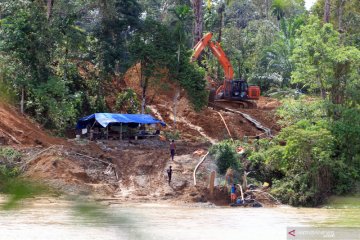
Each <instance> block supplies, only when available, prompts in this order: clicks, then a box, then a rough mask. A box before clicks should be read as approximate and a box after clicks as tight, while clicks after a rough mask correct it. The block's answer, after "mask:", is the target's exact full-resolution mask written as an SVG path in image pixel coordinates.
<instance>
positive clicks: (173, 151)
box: [170, 139, 176, 161]
mask: <svg viewBox="0 0 360 240" xmlns="http://www.w3.org/2000/svg"><path fill="white" fill-rule="evenodd" d="M175 150H176V145H175V142H174V139H173V140H172V141H171V143H170V155H171V160H172V161H174V156H175Z"/></svg>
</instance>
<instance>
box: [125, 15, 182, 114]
mask: <svg viewBox="0 0 360 240" xmlns="http://www.w3.org/2000/svg"><path fill="white" fill-rule="evenodd" d="M176 47H177V46H176V44H174V43H173V40H172V38H171V32H170V31H169V29H168V28H166V27H165V26H164V25H162V24H161V23H158V22H156V21H154V20H150V19H146V20H145V21H144V24H143V26H142V29H141V30H140V31H138V32H137V33H136V35H135V36H134V38H133V41H132V43H131V46H130V52H131V54H132V58H133V62H134V63H139V64H140V74H139V75H140V85H141V88H142V102H141V113H144V112H145V107H146V97H147V95H146V94H147V89H148V87H149V85H151V82H152V81H154V80H156V79H158V78H160V77H162V76H163V74H162V73H161V69H163V68H164V67H166V66H169V65H168V64H169V63H170V62H176V60H175V57H176V55H175V52H176Z"/></svg>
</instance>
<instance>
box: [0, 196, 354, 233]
mask: <svg viewBox="0 0 360 240" xmlns="http://www.w3.org/2000/svg"><path fill="white" fill-rule="evenodd" d="M80 212H81V211H80ZM85 212H86V211H85ZM85 215H86V216H84V214H83V213H79V210H78V209H77V208H76V207H74V203H73V202H71V201H64V200H46V199H45V200H44V199H43V200H36V201H34V202H31V203H23V206H22V207H21V208H19V209H15V210H7V211H5V210H1V211H0V239H1V240H2V239H6V240H7V239H10V240H12V239H41V240H43V239H44V240H48V239H54V240H57V239H59V240H63V239H91V240H95V239H102V240H108V239H146V240H147V239H154V240H161V239H166V240H177V239H178V240H191V239H196V240H200V239H207V240H208V239H210V240H212V239H214V240H215V239H216V240H217V239H247V240H251V239H256V240H257V239H266V240H272V239H274V240H281V239H286V233H287V231H286V227H293V226H298V227H299V226H320V227H359V228H360V208H354V209H353V208H342V209H327V208H293V207H288V206H282V207H276V208H240V207H237V208H232V207H206V205H205V206H200V205H199V206H196V205H193V206H191V207H190V206H172V205H167V204H143V203H142V204H124V203H121V204H107V205H106V206H105V207H103V208H101V211H97V212H95V213H92V214H89V215H87V214H85Z"/></svg>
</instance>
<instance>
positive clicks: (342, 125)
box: [0, 0, 360, 206]
mask: <svg viewBox="0 0 360 240" xmlns="http://www.w3.org/2000/svg"><path fill="white" fill-rule="evenodd" d="M0 19H1V20H0V21H1V22H0V94H1V99H2V100H6V101H9V102H12V103H14V104H16V105H17V106H19V108H20V109H21V111H22V112H25V113H27V114H28V115H31V116H33V117H34V118H35V119H36V120H37V121H38V122H39V123H41V124H42V125H43V126H45V127H46V128H48V129H52V130H53V132H56V133H57V134H63V133H64V132H65V131H66V130H67V129H68V128H73V126H74V124H75V122H76V120H77V119H78V118H79V117H81V116H84V115H86V114H89V113H93V112H99V111H108V110H109V106H108V105H107V103H106V101H105V98H106V95H107V94H108V89H109V86H110V85H111V83H112V82H113V81H121V80H122V78H123V77H124V74H125V72H126V70H128V69H129V68H130V67H131V66H134V65H135V64H140V66H141V67H140V69H141V87H142V92H143V94H142V96H140V98H139V99H141V100H140V101H139V104H138V105H136V107H135V109H130V110H131V112H136V111H145V110H146V101H147V98H146V91H147V89H148V88H151V87H152V86H153V83H152V82H153V81H156V79H157V78H159V77H162V76H159V75H166V77H167V78H168V79H170V80H171V81H175V82H176V83H178V84H179V85H180V86H182V87H183V88H184V89H185V90H186V92H187V95H188V97H189V99H190V100H191V102H192V104H193V108H194V110H196V111H199V110H201V109H202V108H203V107H204V106H206V104H207V98H208V93H207V91H206V82H205V80H204V79H205V73H206V75H208V77H210V78H211V79H214V80H217V81H219V82H221V81H222V79H223V72H222V69H221V68H220V66H219V64H218V62H217V60H216V58H214V57H212V56H211V54H207V53H205V54H203V55H202V57H201V60H199V62H198V63H197V64H195V63H190V61H189V60H190V57H191V54H192V50H191V49H192V47H193V46H194V44H195V43H196V42H197V41H198V40H199V39H200V38H201V37H202V36H203V34H205V33H207V32H213V33H214V36H215V38H216V41H218V42H220V43H221V46H222V47H223V49H225V51H226V53H227V55H228V57H229V59H231V61H232V65H233V66H234V69H235V75H236V76H237V77H241V78H245V79H247V81H248V82H249V83H251V84H256V85H259V86H260V87H261V90H262V94H264V95H270V96H274V97H279V98H281V99H283V104H282V106H281V108H280V109H279V110H278V112H277V114H278V116H279V119H280V122H281V125H282V127H283V128H282V130H281V132H280V133H279V135H277V136H276V137H274V138H273V139H270V140H269V139H264V140H260V141H259V142H257V143H256V144H257V145H256V147H255V148H250V147H249V150H248V153H247V159H246V161H249V162H248V164H247V165H246V166H245V164H244V161H239V159H236V154H235V152H233V150H232V149H233V148H230V147H228V146H229V145H233V144H237V143H236V142H228V141H225V142H223V143H220V144H219V145H217V146H216V147H215V148H214V149H215V150H214V151H218V153H219V154H217V156H218V158H220V159H222V158H224V156H225V158H226V160H227V161H228V162H229V164H230V166H233V167H236V168H238V169H244V168H247V170H249V169H250V170H254V171H256V172H257V174H255V175H254V176H253V178H254V181H261V182H263V181H267V182H270V183H271V184H272V186H273V190H272V192H273V193H274V194H275V195H276V196H278V197H280V198H281V199H282V200H283V201H284V202H288V203H290V204H292V205H310V206H313V205H318V204H320V203H321V202H322V201H323V200H324V198H325V197H326V196H328V195H331V194H343V193H348V192H354V191H356V189H358V188H359V187H358V185H359V180H360V105H359V103H360V31H359V29H360V2H359V1H358V0H318V1H317V2H316V3H315V5H314V6H312V8H311V9H310V10H309V11H308V10H306V9H305V6H304V1H303V0H226V1H225V0H216V1H211V0H208V1H206V2H204V1H202V0H190V1H186V0H153V1H148V0H3V1H1V3H0ZM164 69H165V70H166V71H164ZM129 95H130V96H131V95H133V92H132V91H131V89H128V90H127V91H125V92H123V93H119V95H118V99H117V100H118V102H119V101H120V102H121V101H122V100H123V99H126V97H127V96H129ZM130 107H133V106H130ZM127 110H128V111H129V109H127ZM232 158H234V159H235V160H234V161H232V160H231V159H232Z"/></svg>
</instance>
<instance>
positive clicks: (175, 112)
mask: <svg viewBox="0 0 360 240" xmlns="http://www.w3.org/2000/svg"><path fill="white" fill-rule="evenodd" d="M179 97H180V89H179V88H176V91H175V95H174V107H173V114H174V128H175V129H176V115H177V105H178V102H179Z"/></svg>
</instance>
